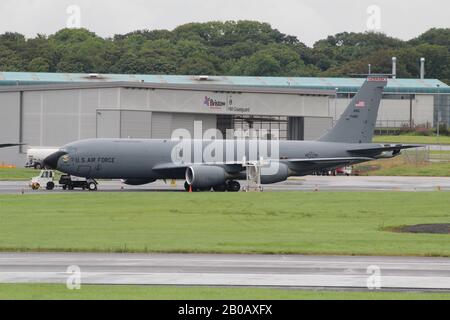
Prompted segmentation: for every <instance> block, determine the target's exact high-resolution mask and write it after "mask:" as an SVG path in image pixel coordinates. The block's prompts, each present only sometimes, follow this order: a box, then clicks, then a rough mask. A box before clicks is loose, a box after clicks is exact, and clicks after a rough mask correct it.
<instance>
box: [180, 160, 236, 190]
mask: <svg viewBox="0 0 450 320" xmlns="http://www.w3.org/2000/svg"><path fill="white" fill-rule="evenodd" d="M227 176H228V175H227V172H226V171H225V170H224V169H223V168H221V167H217V166H206V165H204V166H192V167H188V168H187V169H186V181H187V183H189V184H190V185H191V186H192V187H194V188H211V187H215V186H219V185H223V184H225V181H226V180H227Z"/></svg>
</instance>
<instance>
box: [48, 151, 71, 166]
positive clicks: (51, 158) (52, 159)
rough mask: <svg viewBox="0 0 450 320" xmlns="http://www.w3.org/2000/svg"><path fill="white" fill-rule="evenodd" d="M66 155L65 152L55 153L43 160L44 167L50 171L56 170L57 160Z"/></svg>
mask: <svg viewBox="0 0 450 320" xmlns="http://www.w3.org/2000/svg"><path fill="white" fill-rule="evenodd" d="M66 154H67V152H65V151H56V152H55V153H52V154H51V155H49V156H48V157H47V158H45V159H44V165H45V166H46V167H49V168H50V169H56V168H57V167H58V161H59V158H61V157H62V156H65V155H66Z"/></svg>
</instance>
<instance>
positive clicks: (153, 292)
mask: <svg viewBox="0 0 450 320" xmlns="http://www.w3.org/2000/svg"><path fill="white" fill-rule="evenodd" d="M56 299H59V300H61V299H62V300H124V299H130V300H269V299H270V300H342V299H348V300H450V294H449V293H405V292H369V291H363V292H335V291H305V290H287V289H265V288H210V287H158V286H156V287H155V286H111V285H104V286H102V285H82V286H81V289H80V290H68V289H67V288H66V287H65V286H64V285H56V284H0V300H56Z"/></svg>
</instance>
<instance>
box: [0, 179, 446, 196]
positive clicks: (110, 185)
mask: <svg viewBox="0 0 450 320" xmlns="http://www.w3.org/2000/svg"><path fill="white" fill-rule="evenodd" d="M183 183H184V181H176V184H174V185H172V184H171V182H170V181H167V183H165V182H164V181H156V182H154V183H152V184H147V185H143V186H127V185H124V184H123V183H121V182H120V181H100V182H99V186H98V192H132V191H134V192H137V191H140V192H151V191H153V192H155V191H172V192H184V188H183ZM245 183H246V182H245V181H241V185H242V186H245ZM263 189H264V191H268V192H270V191H450V178H448V177H345V176H337V177H333V176H329V177H322V176H307V177H302V178H291V179H289V180H287V181H285V182H281V183H276V184H272V185H264V186H263ZM22 192H23V193H27V194H42V193H50V194H57V193H61V192H65V193H67V192H71V193H77V192H88V191H81V190H80V189H77V190H75V191H64V190H62V188H58V187H57V188H56V189H55V190H52V191H46V190H43V189H40V190H37V191H33V190H31V188H30V187H29V186H28V182H27V181H0V194H19V193H22Z"/></svg>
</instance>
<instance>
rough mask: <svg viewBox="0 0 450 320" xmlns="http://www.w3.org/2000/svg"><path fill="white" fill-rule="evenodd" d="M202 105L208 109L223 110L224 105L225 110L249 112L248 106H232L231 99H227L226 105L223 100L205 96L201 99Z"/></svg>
mask: <svg viewBox="0 0 450 320" xmlns="http://www.w3.org/2000/svg"><path fill="white" fill-rule="evenodd" d="M203 105H205V106H206V107H208V108H209V109H210V110H220V111H222V110H223V107H226V111H229V112H234V113H250V108H243V107H236V106H233V100H231V99H230V100H229V103H228V106H227V103H226V102H224V101H220V100H216V99H213V98H210V97H208V96H205V99H204V100H203Z"/></svg>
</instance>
